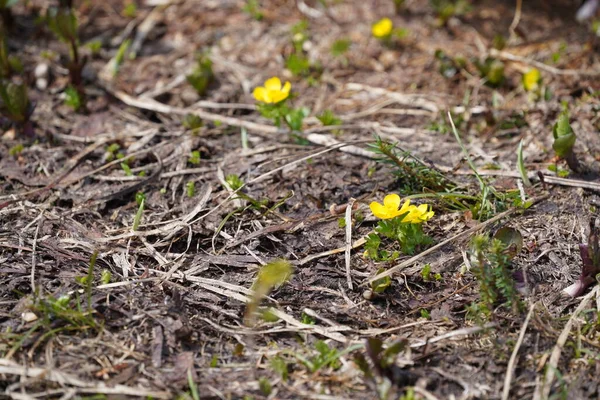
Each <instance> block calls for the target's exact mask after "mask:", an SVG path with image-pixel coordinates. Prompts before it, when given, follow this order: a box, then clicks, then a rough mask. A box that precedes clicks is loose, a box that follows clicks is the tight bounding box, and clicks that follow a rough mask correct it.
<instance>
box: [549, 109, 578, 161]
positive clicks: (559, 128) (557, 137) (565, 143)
mask: <svg viewBox="0 0 600 400" xmlns="http://www.w3.org/2000/svg"><path fill="white" fill-rule="evenodd" d="M552 135H553V136H554V143H552V148H553V149H554V151H555V152H556V155H557V156H559V157H562V158H564V157H567V156H568V155H569V154H570V153H571V152H572V151H573V146H574V145H575V141H576V140H577V136H576V135H575V132H574V131H573V128H571V124H569V113H568V111H563V112H562V113H560V115H559V117H558V120H557V121H556V123H555V124H554V126H553V127H552Z"/></svg>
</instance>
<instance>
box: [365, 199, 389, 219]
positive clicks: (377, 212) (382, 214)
mask: <svg viewBox="0 0 600 400" xmlns="http://www.w3.org/2000/svg"><path fill="white" fill-rule="evenodd" d="M369 208H370V209H371V212H372V213H373V215H374V216H376V217H377V218H380V219H387V218H390V216H389V215H388V212H387V208H386V207H384V206H383V205H382V204H380V203H378V202H376V201H374V202H372V203H371V204H369Z"/></svg>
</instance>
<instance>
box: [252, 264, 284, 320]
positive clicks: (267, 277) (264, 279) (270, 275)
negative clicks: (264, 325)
mask: <svg viewBox="0 0 600 400" xmlns="http://www.w3.org/2000/svg"><path fill="white" fill-rule="evenodd" d="M292 273H293V266H292V264H291V263H290V262H289V261H287V260H284V259H278V260H274V261H271V262H269V263H267V264H266V265H265V266H263V267H262V268H261V269H260V270H259V271H258V274H257V276H256V279H255V280H254V283H253V284H252V295H251V298H250V302H249V303H248V305H247V306H246V312H245V316H244V323H245V324H246V326H253V325H254V324H255V321H256V314H257V310H258V307H259V305H260V302H261V301H262V300H263V299H264V298H265V297H266V296H268V295H269V293H271V291H272V290H273V289H275V288H276V287H279V286H281V285H283V284H284V283H286V282H287V281H288V280H289V279H290V277H291V275H292Z"/></svg>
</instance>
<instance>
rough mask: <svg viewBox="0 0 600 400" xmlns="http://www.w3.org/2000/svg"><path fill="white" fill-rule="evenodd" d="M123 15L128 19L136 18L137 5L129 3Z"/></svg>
mask: <svg viewBox="0 0 600 400" xmlns="http://www.w3.org/2000/svg"><path fill="white" fill-rule="evenodd" d="M121 15H123V16H124V17H126V18H131V19H133V18H135V16H136V15H137V5H136V4H135V3H134V2H130V3H127V5H125V7H124V8H123V11H122V12H121Z"/></svg>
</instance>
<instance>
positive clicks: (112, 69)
mask: <svg viewBox="0 0 600 400" xmlns="http://www.w3.org/2000/svg"><path fill="white" fill-rule="evenodd" d="M130 46H131V39H125V40H123V42H122V43H121V45H120V46H119V49H118V50H117V52H116V53H115V55H114V57H113V58H111V59H110V61H109V63H108V64H107V65H106V67H107V70H108V74H109V77H110V78H111V79H112V78H114V77H115V76H117V74H118V73H119V70H120V69H121V66H122V65H123V63H124V62H125V56H126V55H127V54H128V51H129V47H130ZM130 56H131V55H130Z"/></svg>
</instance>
